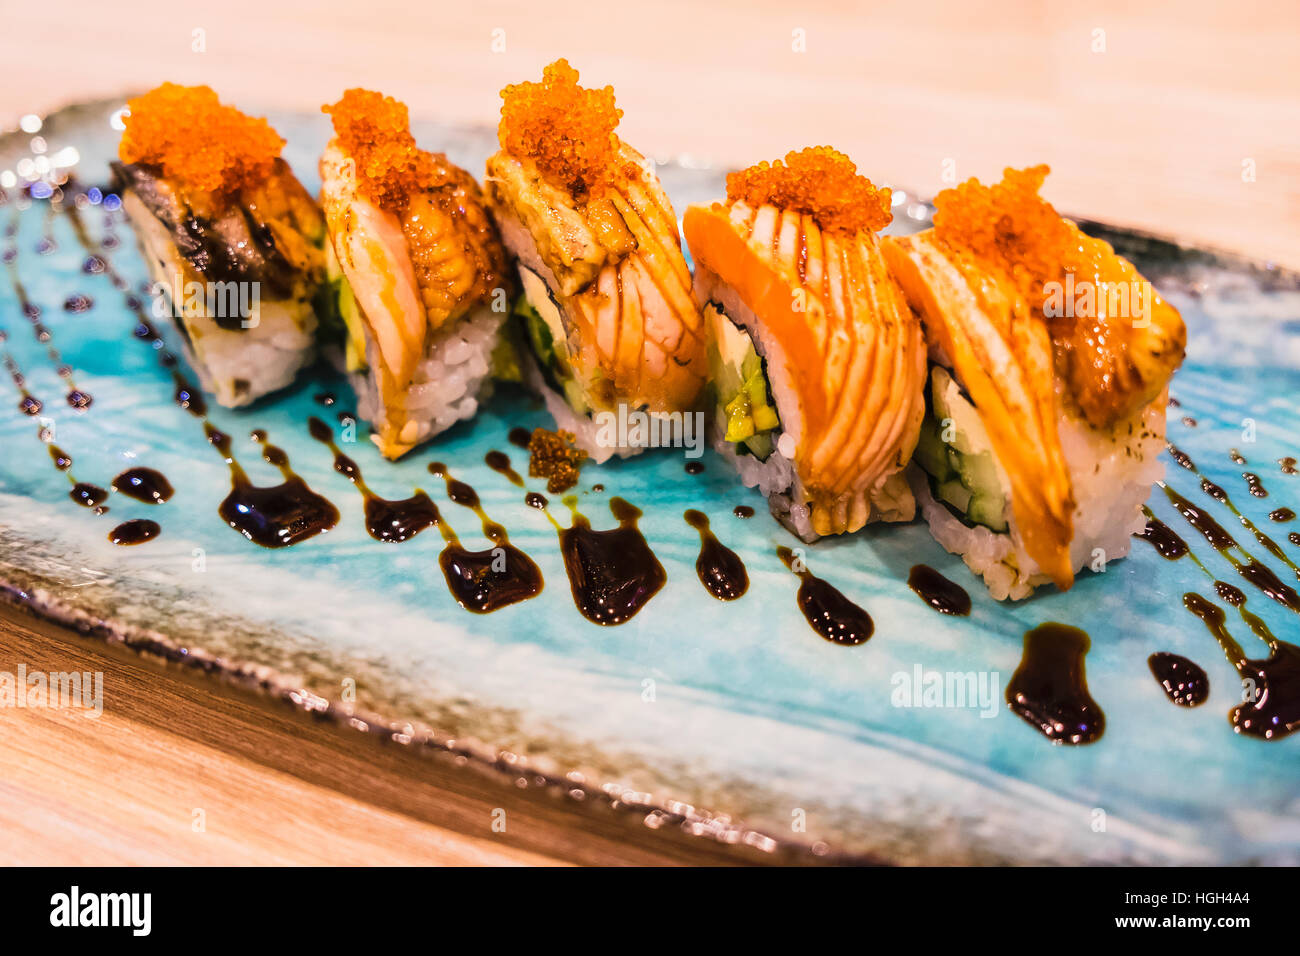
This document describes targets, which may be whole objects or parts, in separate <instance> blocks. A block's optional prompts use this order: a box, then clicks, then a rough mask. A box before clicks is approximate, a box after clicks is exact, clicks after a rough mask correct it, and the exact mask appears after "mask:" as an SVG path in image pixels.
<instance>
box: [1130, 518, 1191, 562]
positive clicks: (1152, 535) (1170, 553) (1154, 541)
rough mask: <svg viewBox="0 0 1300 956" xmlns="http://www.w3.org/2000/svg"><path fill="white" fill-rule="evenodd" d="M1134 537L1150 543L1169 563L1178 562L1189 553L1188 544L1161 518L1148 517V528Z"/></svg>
mask: <svg viewBox="0 0 1300 956" xmlns="http://www.w3.org/2000/svg"><path fill="white" fill-rule="evenodd" d="M1133 537H1135V538H1141V539H1142V540H1143V541H1146V542H1147V543H1149V544H1150V545H1151V546H1152V547H1153V548H1155V549H1156V551H1157V552H1159V554H1160V556H1161V557H1162V558H1164V559H1165V560H1167V561H1177V560H1178V559H1179V558H1181V557H1182V556H1183V555H1185V554H1186V553H1187V542H1186V541H1184V540H1183V539H1182V538H1180V537H1179V536H1178V535H1177V534H1176V533H1175V532H1174V531H1173V530H1172V529H1171V528H1170V527H1169V525H1167V524H1165V523H1164V522H1163V521H1161V520H1160V519H1159V518H1154V517H1148V518H1147V524H1146V527H1145V528H1143V529H1142V530H1141V531H1139V532H1138V533H1137V534H1135V535H1133Z"/></svg>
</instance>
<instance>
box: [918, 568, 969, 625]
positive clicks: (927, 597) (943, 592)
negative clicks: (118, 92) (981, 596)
mask: <svg viewBox="0 0 1300 956" xmlns="http://www.w3.org/2000/svg"><path fill="white" fill-rule="evenodd" d="M907 586H908V587H909V588H911V589H912V590H913V591H915V592H916V596H917V597H919V598H920V599H921V600H922V601H924V602H925V603H926V604H928V605H930V607H932V608H934V609H935V610H936V611H938V612H939V613H940V614H952V615H955V616H957V617H966V616H967V615H969V614H970V595H969V594H967V593H966V589H965V588H963V587H962V586H961V585H960V584H957V583H955V582H953V581H949V580H948V579H947V578H946V577H944V576H943V575H942V574H940V573H939V572H938V571H936V570H935V569H934V568H932V567H930V566H929V565H926V564H916V565H913V566H912V570H911V571H910V572H908V575H907Z"/></svg>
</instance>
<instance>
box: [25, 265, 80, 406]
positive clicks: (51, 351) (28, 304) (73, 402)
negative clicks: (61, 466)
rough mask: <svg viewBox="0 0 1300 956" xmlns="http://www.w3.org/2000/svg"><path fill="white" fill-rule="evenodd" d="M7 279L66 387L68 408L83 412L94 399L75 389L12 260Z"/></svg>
mask: <svg viewBox="0 0 1300 956" xmlns="http://www.w3.org/2000/svg"><path fill="white" fill-rule="evenodd" d="M9 279H10V282H11V283H12V285H13V288H14V294H15V295H16V296H17V297H18V302H19V305H20V306H21V308H22V313H23V315H24V316H25V317H26V318H27V321H28V322H30V323H31V326H32V335H33V337H35V339H36V341H37V342H38V343H40V344H41V345H43V346H45V354H46V355H47V356H48V357H49V360H50V363H51V364H52V365H53V366H54V370H55V372H56V373H58V376H59V378H61V379H62V380H63V383H64V384H65V385H66V386H67V388H68V391H67V394H66V396H65V398H66V400H67V403H68V407H70V408H73V409H75V410H77V411H79V412H84V411H85V410H86V409H88V408H90V406H91V405H92V404H93V403H94V398H93V397H92V396H91V395H90V393H89V392H86V391H83V390H82V389H80V388H78V387H77V382H76V379H75V378H74V376H73V371H72V367H71V366H70V365H68V364H67V363H66V362H64V361H63V356H62V355H60V354H59V350H58V349H57V348H55V346H54V333H52V332H51V331H50V330H49V329H48V328H46V327H45V325H44V324H43V323H42V322H41V309H40V306H38V305H36V304H35V303H33V302H32V301H31V299H29V298H28V297H27V289H26V287H25V286H24V285H23V283H22V281H21V280H20V279H19V278H18V270H17V268H16V267H15V266H14V260H13V259H10V260H9Z"/></svg>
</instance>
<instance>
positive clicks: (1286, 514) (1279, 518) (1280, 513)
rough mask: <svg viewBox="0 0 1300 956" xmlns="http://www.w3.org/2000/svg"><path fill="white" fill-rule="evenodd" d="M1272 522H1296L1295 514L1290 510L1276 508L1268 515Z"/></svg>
mask: <svg viewBox="0 0 1300 956" xmlns="http://www.w3.org/2000/svg"><path fill="white" fill-rule="evenodd" d="M1268 517H1269V520H1270V521H1276V522H1278V523H1279V524H1280V523H1282V522H1286V521H1294V520H1295V512H1294V511H1292V510H1291V509H1290V508H1274V509H1273V510H1272V511H1270V512H1269V513H1268Z"/></svg>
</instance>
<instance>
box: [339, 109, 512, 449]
mask: <svg viewBox="0 0 1300 956" xmlns="http://www.w3.org/2000/svg"><path fill="white" fill-rule="evenodd" d="M322 109H323V110H324V111H325V112H326V113H328V114H330V118H331V119H332V121H333V124H334V137H333V138H332V139H331V140H330V142H329V144H328V145H327V146H326V148H325V152H324V154H323V155H322V156H321V160H320V172H321V205H322V206H323V207H324V210H325V222H326V225H327V227H328V230H329V244H328V248H327V250H326V252H327V256H326V259H327V266H328V270H329V281H330V290H331V298H332V301H333V308H332V309H331V310H329V311H330V313H331V315H332V316H333V320H332V321H331V322H330V327H331V331H332V334H333V341H334V342H335V343H336V348H335V351H336V353H337V352H339V351H341V353H342V361H343V363H344V366H345V368H346V370H347V372H348V376H349V379H350V380H351V382H352V385H353V388H354V389H355V390H356V393H357V413H358V414H359V415H360V416H361V417H362V418H363V419H364V420H365V421H367V422H369V423H370V425H371V436H370V437H371V440H372V441H373V442H374V443H375V444H376V445H378V446H379V450H380V452H381V453H382V454H383V455H384V457H386V458H390V459H396V458H399V457H401V456H402V455H404V454H406V453H407V452H409V451H410V450H411V449H412V448H414V447H415V446H416V445H419V444H420V443H422V442H424V441H427V440H428V439H429V438H431V437H433V436H434V435H436V434H438V433H439V432H441V431H443V430H445V429H447V428H450V427H451V426H452V425H454V424H456V422H458V421H461V420H463V419H467V418H470V417H472V416H473V415H474V414H475V412H476V411H477V410H478V406H479V401H480V399H481V398H482V397H483V395H484V392H485V390H486V389H487V388H488V387H489V386H490V384H491V376H490V372H491V364H492V352H493V349H494V348H495V347H496V345H497V342H498V337H499V333H500V330H501V326H502V324H503V323H504V322H505V320H506V318H507V316H508V315H509V305H510V295H511V293H512V291H513V284H512V282H511V280H510V278H509V277H508V276H507V273H506V256H505V250H504V249H503V248H502V246H501V240H500V238H499V237H498V235H497V231H496V226H495V225H494V224H493V223H492V219H491V217H490V216H489V215H488V212H487V210H486V209H485V208H484V205H483V196H482V192H481V191H480V189H479V186H478V183H476V182H475V181H474V178H473V177H472V176H471V175H470V174H469V173H467V172H466V171H465V170H463V169H461V168H460V167H458V166H456V165H454V164H453V163H451V162H450V161H449V160H448V159H447V157H446V156H444V155H443V154H441V153H431V152H427V151H425V150H422V149H420V148H419V147H418V146H416V144H415V138H414V137H413V136H412V135H411V132H410V121H409V114H408V111H407V108H406V106H405V105H404V104H402V103H400V102H398V101H397V100H395V99H393V98H392V97H391V96H384V95H382V94H380V93H375V92H372V91H370V90H362V89H351V90H348V91H347V92H345V93H344V94H343V98H342V99H341V100H339V101H338V102H337V103H335V104H333V105H332V106H325V107H322ZM339 345H341V349H340V348H338V347H337V346H339Z"/></svg>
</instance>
